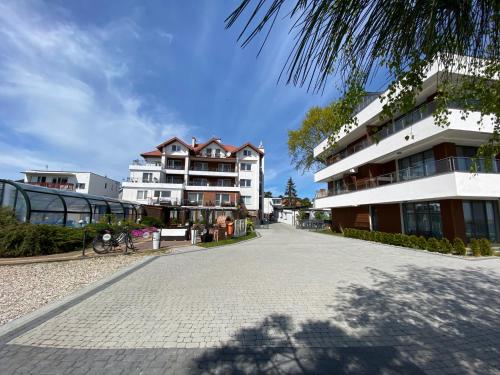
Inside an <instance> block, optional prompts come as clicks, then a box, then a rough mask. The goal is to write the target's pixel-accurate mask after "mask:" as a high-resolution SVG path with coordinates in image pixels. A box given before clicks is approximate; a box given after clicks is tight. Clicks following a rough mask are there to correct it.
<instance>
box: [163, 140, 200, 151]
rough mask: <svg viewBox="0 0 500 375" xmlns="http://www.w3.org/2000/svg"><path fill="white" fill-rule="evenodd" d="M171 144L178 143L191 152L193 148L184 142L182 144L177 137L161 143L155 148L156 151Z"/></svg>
mask: <svg viewBox="0 0 500 375" xmlns="http://www.w3.org/2000/svg"><path fill="white" fill-rule="evenodd" d="M172 142H179V143H180V144H181V145H183V146H184V147H186V148H187V149H188V150H192V149H193V148H192V147H191V146H189V145H188V144H187V143H186V142H184V141H183V140H182V139H180V138H177V137H172V138H170V139H167V140H166V141H165V142H163V143H162V144H159V145H158V146H156V148H157V149H158V150H161V149H162V148H163V147H165V146H168V145H169V144H170V143H172Z"/></svg>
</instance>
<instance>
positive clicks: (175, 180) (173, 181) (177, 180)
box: [166, 175, 184, 184]
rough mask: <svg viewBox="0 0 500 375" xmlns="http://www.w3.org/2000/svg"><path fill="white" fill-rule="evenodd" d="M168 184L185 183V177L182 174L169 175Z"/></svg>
mask: <svg viewBox="0 0 500 375" xmlns="http://www.w3.org/2000/svg"><path fill="white" fill-rule="evenodd" d="M166 179H167V184H183V183H184V178H183V177H181V176H172V175H167V177H166Z"/></svg>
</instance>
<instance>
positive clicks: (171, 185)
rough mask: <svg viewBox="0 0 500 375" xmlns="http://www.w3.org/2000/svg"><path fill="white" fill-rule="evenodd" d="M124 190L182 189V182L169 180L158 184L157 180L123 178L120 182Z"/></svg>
mask: <svg viewBox="0 0 500 375" xmlns="http://www.w3.org/2000/svg"><path fill="white" fill-rule="evenodd" d="M122 187H124V188H144V189H156V188H157V189H161V188H163V189H183V188H184V180H170V181H168V180H167V181H164V182H160V181H158V179H152V180H148V179H140V178H130V177H127V178H124V179H123V182H122Z"/></svg>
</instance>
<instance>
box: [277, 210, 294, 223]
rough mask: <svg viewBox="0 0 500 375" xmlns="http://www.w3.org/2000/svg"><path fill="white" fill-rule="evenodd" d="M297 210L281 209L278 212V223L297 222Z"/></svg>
mask: <svg viewBox="0 0 500 375" xmlns="http://www.w3.org/2000/svg"><path fill="white" fill-rule="evenodd" d="M297 214H298V213H297V211H296V210H286V209H284V210H280V211H279V213H277V218H276V219H277V221H278V223H285V224H288V225H295V222H296V220H297Z"/></svg>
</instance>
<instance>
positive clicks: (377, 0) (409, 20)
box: [226, 0, 500, 169]
mask: <svg viewBox="0 0 500 375" xmlns="http://www.w3.org/2000/svg"><path fill="white" fill-rule="evenodd" d="M251 4H255V5H254V6H253V7H252V6H251ZM266 4H267V5H268V6H267V7H266ZM247 8H253V9H250V13H249V16H248V18H247V20H246V22H245V23H244V26H243V29H242V31H241V33H240V35H239V38H238V40H239V41H241V42H242V46H246V45H248V44H249V43H250V42H251V41H252V40H253V39H254V38H255V37H256V36H257V35H258V34H259V33H260V32H261V31H263V30H265V29H266V27H267V28H268V30H267V33H266V37H265V38H264V42H263V46H264V44H265V43H266V40H267V37H268V35H269V33H270V32H271V30H272V28H273V26H274V25H275V22H276V20H278V19H283V18H285V17H278V14H279V13H280V12H281V13H284V14H285V15H287V16H289V18H290V19H291V20H292V27H291V30H290V33H291V34H293V33H295V43H294V46H293V48H292V50H291V52H290V55H289V57H288V59H287V61H286V63H285V65H284V67H283V70H282V72H281V75H280V79H281V77H282V76H285V77H286V82H287V83H293V84H294V85H299V86H302V85H307V87H308V89H309V88H312V89H314V90H323V89H324V87H325V84H326V83H327V80H328V78H329V77H330V76H332V75H333V76H340V77H341V78H342V80H343V91H342V95H341V98H340V99H339V100H338V101H337V102H336V103H334V106H336V107H340V108H344V109H345V112H342V113H340V114H339V113H338V111H337V110H334V111H333V113H334V114H337V115H339V116H340V117H344V116H348V117H350V118H349V119H348V120H347V122H344V123H342V121H340V118H336V120H337V121H335V122H333V123H332V124H331V126H330V129H326V130H325V126H324V124H323V120H322V117H321V116H317V114H316V115H314V113H311V112H310V113H308V116H307V117H306V120H308V119H309V120H310V121H311V122H312V125H311V124H309V125H305V124H303V127H302V128H301V129H299V130H301V131H302V132H301V133H302V134H299V133H292V134H291V135H290V136H289V149H290V153H291V154H292V158H295V161H294V162H295V165H296V167H298V168H299V169H308V168H310V167H311V166H313V165H314V160H313V158H312V152H311V151H310V148H311V145H308V144H307V140H311V141H312V142H313V141H315V140H316V139H317V137H318V134H319V133H328V134H329V135H330V138H329V141H330V142H329V143H330V145H333V144H334V142H335V137H336V136H337V135H338V133H339V132H340V130H342V129H344V130H346V131H349V130H350V129H351V128H352V127H353V126H354V125H356V122H355V118H354V117H353V113H354V110H352V111H351V110H350V109H355V108H356V106H357V105H358V104H359V103H360V102H361V100H362V98H363V95H364V94H365V88H366V83H367V82H369V81H370V79H372V78H373V77H374V75H375V74H376V73H377V71H378V70H380V69H381V68H382V69H384V70H386V71H387V72H388V75H389V77H390V79H391V82H390V84H389V89H388V94H387V95H386V96H385V97H384V98H382V100H383V103H384V110H383V116H384V117H389V118H390V117H393V116H394V114H396V113H403V112H406V111H408V110H409V109H411V107H413V106H414V100H415V93H416V92H418V91H419V90H420V89H421V87H422V82H423V79H424V78H425V72H426V69H427V67H428V66H429V65H430V64H432V63H435V62H438V63H439V64H440V67H441V71H442V72H443V73H442V74H441V75H440V83H439V87H438V96H437V97H436V99H435V100H436V102H437V109H436V111H435V113H434V117H435V119H436V122H437V123H438V125H441V126H446V125H447V122H448V120H447V104H448V103H449V102H450V101H459V102H460V103H461V104H463V115H464V116H467V115H468V114H469V113H470V112H471V111H473V110H474V111H479V112H480V113H481V115H482V116H483V117H484V116H490V115H495V116H496V118H495V121H496V122H495V131H494V134H493V137H492V138H491V140H490V141H489V142H488V143H487V144H486V145H484V146H483V147H482V148H481V149H480V152H479V153H480V155H481V156H488V155H490V156H491V155H494V154H495V153H499V152H500V135H499V134H500V105H499V103H500V81H499V80H498V77H499V75H500V63H499V55H500V31H499V30H500V28H499V27H498V25H499V24H500V12H499V11H498V2H497V1H496V0H475V1H473V0H459V1H447V0H420V1H389V2H388V1H385V0H373V1H354V0H288V1H286V0H258V1H257V0H255V1H254V0H243V1H242V2H241V3H240V5H239V6H238V7H237V8H236V9H235V10H234V11H233V12H232V13H231V14H230V15H229V17H228V18H227V19H226V27H232V26H233V25H234V24H235V23H236V21H237V20H238V19H240V18H242V17H243V16H242V15H243V14H245V10H247ZM457 56H467V57H457ZM478 59H480V60H478ZM457 66H458V67H460V69H461V70H462V71H463V72H465V73H467V76H462V77H460V79H457V75H452V74H449V73H447V72H449V71H450V70H451V68H453V67H457ZM477 99H479V100H477ZM333 109H334V108H330V110H333ZM324 114H327V115H329V111H325V113H324ZM318 117H319V118H318ZM480 122H481V121H480ZM478 125H479V126H480V125H481V124H478ZM304 134H305V135H306V136H307V138H305V139H304V138H302V141H301V139H300V138H298V137H299V136H300V135H304ZM290 144H291V146H290ZM313 144H316V143H313Z"/></svg>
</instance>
